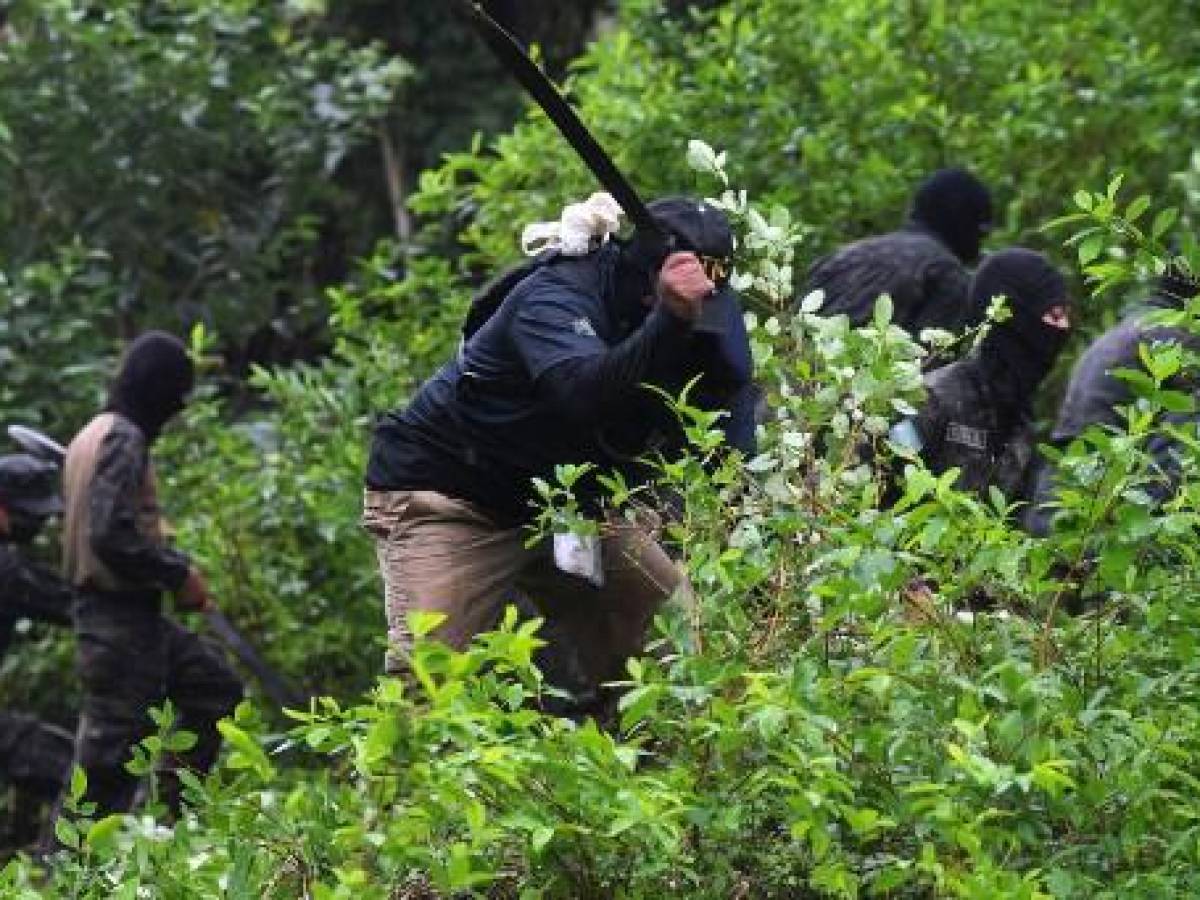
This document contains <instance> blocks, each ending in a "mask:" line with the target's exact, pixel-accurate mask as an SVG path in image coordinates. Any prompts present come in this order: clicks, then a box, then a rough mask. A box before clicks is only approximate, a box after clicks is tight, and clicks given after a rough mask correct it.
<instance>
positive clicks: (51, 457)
mask: <svg viewBox="0 0 1200 900" xmlns="http://www.w3.org/2000/svg"><path fill="white" fill-rule="evenodd" d="M8 436H9V437H10V438H12V439H13V441H14V442H16V443H17V444H18V445H19V446H20V447H21V448H22V449H24V450H27V451H28V452H29V453H31V454H33V455H34V456H36V457H38V458H39V459H44V460H46V461H48V462H53V463H55V464H57V465H59V466H61V465H62V464H63V463H64V462H65V461H66V458H67V448H66V447H64V446H63V445H62V444H60V443H59V442H58V441H56V440H54V438H52V437H50V436H48V435H45V434H43V433H42V432H40V431H37V430H36V429H33V428H28V427H26V426H24V425H9V426H8ZM202 615H203V616H204V619H205V621H207V622H208V627H209V629H210V630H211V631H212V633H213V635H215V636H216V638H217V640H219V641H220V642H221V643H222V644H223V645H224V646H225V648H226V649H227V650H229V652H231V653H232V654H233V655H234V656H236V657H237V658H238V661H239V662H240V663H241V664H242V665H244V666H245V667H246V668H247V669H248V670H249V671H250V672H251V674H253V675H254V677H255V678H256V679H258V682H259V684H261V685H262V689H263V693H265V694H266V695H267V696H268V697H269V698H270V699H271V700H272V702H274V703H277V704H278V705H280V706H289V707H292V708H297V709H303V708H304V707H305V706H307V705H308V699H307V698H306V697H305V696H304V695H303V694H301V693H300V692H299V691H297V690H296V689H295V688H294V687H292V686H291V685H290V684H288V683H287V682H286V681H285V680H284V679H283V677H282V676H281V675H280V674H279V673H278V672H276V671H275V670H274V669H273V668H271V666H270V665H269V664H268V663H267V661H266V660H264V659H263V658H262V657H261V656H260V655H259V653H258V651H257V650H255V649H254V647H253V646H252V645H251V644H250V642H249V641H247V640H246V638H245V637H244V636H243V635H242V633H241V632H240V631H238V630H237V628H235V627H234V625H233V623H232V622H230V621H229V619H227V618H226V617H225V614H224V613H223V612H221V611H220V610H219V609H216V608H215V607H214V608H210V609H208V610H206V611H205V612H203V613H202Z"/></svg>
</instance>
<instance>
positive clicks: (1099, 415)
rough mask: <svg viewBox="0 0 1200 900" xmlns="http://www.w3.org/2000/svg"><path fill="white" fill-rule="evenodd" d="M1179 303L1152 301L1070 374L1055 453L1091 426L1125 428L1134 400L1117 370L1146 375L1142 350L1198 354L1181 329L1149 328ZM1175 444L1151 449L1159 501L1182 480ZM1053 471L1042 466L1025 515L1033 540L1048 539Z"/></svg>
mask: <svg viewBox="0 0 1200 900" xmlns="http://www.w3.org/2000/svg"><path fill="white" fill-rule="evenodd" d="M1177 302H1178V301H1177V300H1175V299H1173V298H1171V297H1168V296H1162V295H1160V296H1156V297H1153V298H1151V300H1150V302H1149V304H1148V305H1147V306H1146V307H1143V308H1141V309H1138V310H1136V311H1134V312H1132V313H1130V314H1129V315H1128V316H1126V317H1125V318H1124V319H1123V320H1122V321H1121V322H1119V323H1118V324H1117V325H1115V326H1114V327H1112V328H1110V329H1109V330H1108V331H1106V332H1105V333H1104V334H1102V335H1100V337H1098V338H1096V340H1095V341H1093V342H1092V344H1091V345H1090V346H1089V347H1088V348H1087V350H1085V351H1084V353H1083V355H1082V356H1080V358H1079V361H1078V362H1077V363H1076V364H1075V368H1074V370H1072V372H1071V379H1070V382H1069V383H1068V385H1067V392H1066V395H1065V396H1064V397H1063V402H1062V406H1061V407H1060V408H1059V411H1058V418H1057V420H1056V421H1055V424H1054V430H1053V432H1052V433H1051V436H1050V441H1051V443H1052V444H1054V445H1055V446H1056V447H1060V448H1063V447H1066V446H1067V445H1068V444H1069V443H1071V441H1073V440H1074V439H1075V438H1077V437H1079V436H1080V435H1081V434H1083V432H1084V431H1086V430H1087V429H1088V428H1089V427H1090V426H1092V425H1101V426H1107V427H1118V426H1120V425H1121V424H1122V420H1121V417H1120V415H1119V414H1118V410H1119V409H1120V408H1121V407H1123V406H1126V405H1128V404H1129V403H1131V402H1132V400H1133V395H1132V393H1131V392H1130V389H1129V385H1128V384H1126V383H1125V381H1123V380H1122V379H1120V378H1118V377H1116V375H1114V374H1113V373H1114V372H1116V371H1117V370H1119V369H1133V370H1135V371H1138V370H1142V369H1143V368H1144V367H1143V365H1142V362H1141V356H1140V353H1139V348H1140V347H1141V346H1142V345H1143V344H1146V345H1151V344H1158V343H1179V344H1182V345H1184V346H1188V347H1191V348H1192V349H1193V350H1195V349H1200V347H1198V346H1197V338H1196V336H1195V335H1193V334H1191V333H1190V332H1188V331H1187V330H1185V329H1182V328H1168V327H1163V326H1148V325H1147V324H1146V322H1145V319H1146V317H1147V316H1148V315H1149V314H1151V313H1152V312H1155V311H1162V310H1163V309H1170V308H1172V307H1173V306H1176V305H1177ZM1170 386H1171V387H1172V388H1174V389H1175V390H1183V391H1192V392H1194V391H1195V390H1196V386H1195V385H1191V384H1183V383H1176V384H1171V385H1170ZM1188 418H1191V419H1192V420H1194V419H1195V416H1194V415H1191V416H1190V417H1189V416H1187V415H1183V416H1180V415H1168V416H1167V417H1166V421H1167V422H1170V423H1175V424H1178V423H1180V422H1182V421H1185V420H1187V419H1188ZM1173 448H1174V442H1173V441H1172V440H1171V439H1170V438H1169V437H1168V436H1167V435H1164V434H1158V435H1155V436H1153V437H1152V438H1151V439H1150V441H1149V444H1148V446H1147V448H1146V449H1147V450H1148V451H1149V452H1150V454H1151V456H1153V458H1154V460H1155V464H1156V466H1157V468H1158V470H1159V472H1160V474H1161V475H1162V478H1161V480H1160V481H1159V482H1158V483H1157V484H1153V485H1150V486H1149V487H1148V488H1147V490H1148V492H1149V493H1150V495H1151V496H1154V497H1156V498H1157V499H1159V500H1163V499H1166V498H1167V497H1168V496H1170V494H1171V493H1173V492H1174V489H1175V485H1176V483H1177V480H1178V475H1179V463H1178V461H1177V459H1176V457H1175V454H1174V452H1173ZM1054 472H1055V470H1054V467H1053V466H1050V465H1045V466H1042V468H1041V471H1040V472H1039V473H1038V476H1037V487H1036V489H1035V490H1034V496H1035V498H1036V503H1034V504H1033V505H1031V507H1030V508H1029V511H1028V513H1027V514H1026V527H1027V528H1028V529H1029V530H1030V531H1032V532H1034V533H1035V534H1046V533H1047V532H1048V530H1049V524H1050V522H1049V520H1050V516H1051V515H1052V513H1053V509H1052V508H1051V507H1049V506H1046V505H1045V504H1046V503H1048V502H1049V501H1050V500H1051V499H1052V498H1053V495H1054V484H1053V482H1054Z"/></svg>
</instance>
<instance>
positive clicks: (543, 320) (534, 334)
mask: <svg viewBox="0 0 1200 900" xmlns="http://www.w3.org/2000/svg"><path fill="white" fill-rule="evenodd" d="M614 272H615V254H614V253H613V252H612V251H609V250H601V251H599V252H597V253H594V254H591V255H589V256H587V257H582V258H577V259H559V260H556V261H554V262H553V263H551V264H548V265H546V266H544V267H543V268H540V269H538V270H537V271H535V272H534V273H533V274H532V275H530V276H529V277H528V278H526V279H525V280H524V281H522V282H521V283H520V284H519V285H517V287H516V288H515V289H513V290H512V291H511V292H510V294H509V295H508V297H507V298H506V299H505V301H504V302H503V303H502V304H501V306H500V308H499V309H498V310H497V311H496V312H495V314H494V315H493V316H492V317H491V318H490V319H489V320H488V321H487V323H486V324H484V325H483V326H482V327H481V328H480V329H479V331H478V332H476V333H475V334H474V335H473V336H472V337H471V339H470V340H469V341H468V342H467V344H466V345H465V347H464V348H463V349H462V352H460V354H459V355H458V357H457V358H456V359H455V360H453V361H451V362H450V363H448V364H447V365H445V366H443V367H442V369H441V370H440V371H439V372H438V373H437V374H436V375H434V376H433V377H432V378H431V379H430V380H429V381H427V382H426V383H425V385H424V386H422V388H421V389H420V390H419V391H418V393H417V394H416V396H415V397H414V398H413V400H412V402H411V403H410V404H409V405H408V407H407V408H405V409H403V410H399V411H395V412H392V413H390V414H388V415H387V416H385V417H384V418H383V419H382V420H381V421H380V423H379V425H378V426H377V428H376V433H375V441H374V444H373V446H372V450H371V458H370V462H369V464H368V469H367V474H366V482H367V486H368V487H369V488H372V489H377V490H433V491H438V492H439V493H444V494H447V495H449V496H453V497H458V498H460V499H464V500H469V501H471V502H474V503H476V504H478V505H480V506H481V507H483V508H484V509H485V510H487V511H488V512H489V513H491V514H492V515H493V517H494V518H496V519H497V521H499V522H502V523H505V524H518V523H520V522H521V521H523V520H525V519H526V518H527V517H528V515H529V503H530V500H531V499H532V497H533V488H532V484H531V482H532V480H533V479H534V478H552V476H553V471H554V467H555V466H556V465H558V464H561V463H568V462H570V463H584V462H594V463H597V464H600V465H602V466H609V465H613V464H616V463H617V462H618V461H617V460H614V459H612V458H611V456H610V454H609V453H608V452H607V451H606V450H605V442H604V440H603V437H602V433H603V432H605V431H606V430H608V429H610V428H611V427H613V426H616V427H617V428H618V429H621V428H622V427H623V426H625V425H630V424H632V425H635V426H641V425H642V424H644V423H645V418H646V417H645V409H646V406H645V403H644V398H645V397H647V396H649V395H648V394H647V392H646V391H645V390H644V388H643V387H642V385H643V384H647V383H649V384H656V385H658V386H660V387H663V388H664V389H667V390H675V389H678V388H679V387H682V385H683V384H685V383H686V381H681V382H679V384H675V383H674V382H675V381H676V377H675V376H677V375H679V374H681V373H684V372H687V371H689V367H690V366H689V363H690V362H695V361H696V360H697V359H699V360H702V361H701V362H700V364H699V366H698V368H699V369H700V370H701V371H698V372H697V374H701V375H708V376H709V377H710V378H711V380H713V381H714V382H715V383H717V384H719V385H720V386H721V387H722V388H725V389H727V390H723V391H720V392H715V393H716V394H719V395H720V396H721V397H725V396H728V397H733V396H735V395H737V393H738V389H739V388H741V387H742V386H743V385H742V384H741V383H740V382H741V381H744V380H748V374H749V373H748V358H749V351H748V347H747V348H746V350H745V354H744V355H745V357H746V362H745V364H744V365H740V366H739V364H738V363H739V362H740V361H734V362H733V363H731V364H730V365H728V366H724V367H723V366H720V365H717V364H716V363H715V362H714V361H713V360H711V359H706V358H705V357H706V354H698V353H697V352H696V350H697V347H698V346H700V344H699V343H698V342H699V341H701V340H702V338H701V336H700V335H698V334H697V333H696V332H694V330H693V328H692V326H691V324H690V323H688V322H685V321H683V320H681V319H679V318H677V317H676V316H674V315H673V314H672V313H671V312H670V311H668V310H667V309H666V308H665V307H663V306H662V305H661V304H660V305H658V306H655V307H654V308H653V309H652V310H650V311H647V310H646V309H645V308H644V307H641V306H640V305H637V304H636V303H635V304H630V303H627V302H626V303H621V302H618V300H617V299H616V297H615V290H616V287H615V283H614V282H615V274H614ZM721 301H722V302H726V303H731V304H732V305H733V307H737V301H736V297H733V295H731V294H730V295H725V296H723V297H722V298H721ZM738 316H739V317H740V307H738ZM741 340H742V341H743V342H744V341H745V333H744V331H743V332H741ZM707 356H709V357H711V356H712V354H707ZM716 356H717V357H720V354H716ZM722 368H724V369H727V370H728V371H717V370H718V369H722ZM730 373H733V374H730ZM735 382H736V383H735ZM718 403H720V401H718ZM660 405H661V403H660ZM721 408H726V409H728V408H729V407H728V406H722V407H721ZM743 418H744V417H743ZM633 420H637V421H633ZM643 440H644V439H643V437H642V436H640V435H639V436H638V438H637V443H638V444H639V447H637V448H636V449H637V450H640V449H642V447H641V446H640V445H641V444H642V443H643Z"/></svg>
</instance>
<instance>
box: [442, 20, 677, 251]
mask: <svg viewBox="0 0 1200 900" xmlns="http://www.w3.org/2000/svg"><path fill="white" fill-rule="evenodd" d="M459 5H460V6H462V7H464V8H465V10H466V13H467V17H468V18H469V19H470V21H471V24H472V25H473V26H474V27H475V31H476V32H477V33H478V34H479V36H480V37H481V38H482V39H483V41H484V43H486V44H487V45H488V48H489V49H490V50H491V51H492V53H493V54H495V56H496V58H497V59H499V60H500V62H501V63H502V64H503V65H504V67H505V68H506V69H507V70H508V71H509V72H510V73H511V74H512V76H513V77H514V78H516V79H517V81H519V82H520V83H521V86H522V87H523V88H525V90H526V91H527V92H528V93H529V95H530V96H531V97H532V98H533V99H534V100H535V101H537V104H538V106H540V107H541V108H542V110H543V111H544V112H545V113H546V115H547V116H548V117H549V118H550V121H551V122H553V123H554V127H555V128H557V129H558V130H559V132H560V133H561V134H562V136H563V137H564V138H566V140H567V143H568V144H570V145H571V147H572V148H574V150H575V152H576V153H577V154H579V158H580V159H582V160H583V162H584V164H585V165H586V166H587V167H588V168H589V169H590V170H591V172H592V174H593V175H595V176H596V178H597V179H598V180H599V182H600V184H602V185H603V186H604V189H605V190H606V191H608V192H609V193H610V194H612V196H613V199H614V200H616V201H617V203H618V204H619V205H620V207H621V209H623V210H624V211H625V215H627V216H628V217H629V221H631V222H632V223H633V227H634V228H636V229H637V230H638V231H640V232H642V234H643V235H644V236H646V237H650V238H652V239H655V240H657V241H658V242H660V243H661V245H662V246H663V247H665V248H668V249H669V248H670V246H671V244H672V238H671V235H670V234H669V233H667V232H666V231H665V230H664V229H663V228H662V227H661V226H660V225H659V224H658V223H657V222H656V221H654V218H653V217H652V216H651V215H650V211H649V210H648V209H647V208H646V204H645V203H643V202H642V198H641V197H639V196H638V193H637V191H635V190H634V189H633V186H632V185H631V184H630V183H629V181H628V179H626V177H625V176H624V175H623V174H621V171H620V169H618V168H617V167H616V164H615V163H613V161H612V158H611V157H609V155H608V154H607V153H605V152H604V148H603V147H601V146H600V144H599V142H598V141H597V140H596V139H595V138H594V137H592V133H591V132H590V131H588V130H587V126H585V125H584V124H583V122H582V121H581V120H580V118H579V116H578V114H577V113H576V112H575V109H574V108H573V107H572V106H571V104H570V103H568V102H567V100H566V98H565V97H563V95H562V93H561V92H560V91H559V90H558V88H557V87H555V86H554V82H552V81H551V80H550V78H549V77H548V76H547V75H546V73H545V72H543V71H542V70H541V69H539V68H538V66H537V64H536V63H534V61H533V60H532V59H530V58H529V55H528V54H527V53H526V52H525V51H524V49H522V47H521V45H520V44H519V43H518V42H517V40H516V38H514V37H513V36H512V35H511V34H509V33H508V32H507V31H506V30H505V29H504V26H503V25H501V24H500V23H499V22H497V21H496V20H495V19H493V18H492V17H491V16H490V15H488V13H487V10H485V9H484V8H483V7H482V6H481V5H480V4H479V3H478V2H475V0H459Z"/></svg>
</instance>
